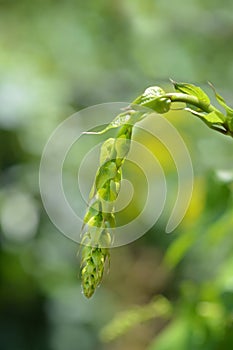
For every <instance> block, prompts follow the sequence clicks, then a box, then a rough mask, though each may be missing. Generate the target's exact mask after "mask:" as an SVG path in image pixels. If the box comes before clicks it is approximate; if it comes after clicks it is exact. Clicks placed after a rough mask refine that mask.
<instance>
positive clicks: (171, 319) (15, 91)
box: [0, 0, 233, 350]
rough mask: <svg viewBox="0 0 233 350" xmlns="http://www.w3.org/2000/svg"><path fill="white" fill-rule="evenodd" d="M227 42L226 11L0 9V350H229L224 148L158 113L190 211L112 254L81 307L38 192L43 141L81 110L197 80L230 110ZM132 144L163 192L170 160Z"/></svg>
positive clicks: (223, 142)
mask: <svg viewBox="0 0 233 350" xmlns="http://www.w3.org/2000/svg"><path fill="white" fill-rule="evenodd" d="M232 41H233V2H232V1H230V0H222V1H221V2H220V1H215V0H211V1H210V0H205V1H203V0H202V1H200V0H190V1H186V2H185V1H181V0H178V1H175V2H171V1H168V0H158V1H151V0H144V1H139V0H125V1H102V0H100V1H98V2H97V1H78V0H67V1H58V0H57V1H54V0H35V1H29V0H21V1H14V0H11V1H6V0H5V1H4V0H0V166H1V173H0V186H1V188H0V348H1V350H42V349H43V350H47V349H48V350H66V349H69V350H89V349H106V350H108V349H111V350H131V349H134V350H142V349H149V350H168V349H169V350H170V349H179V350H186V349H190V350H192V349H193V350H202V349H203V350H204V349H205V350H217V349H231V348H233V328H232V323H233V253H232V251H233V239H232V227H233V215H232V214H233V213H232V209H233V201H232V193H233V167H232V164H233V152H232V151H233V143H232V140H230V139H228V138H225V137H224V136H221V135H217V133H214V132H213V131H211V130H208V129H207V127H206V126H204V125H202V124H201V122H200V121H198V120H195V118H194V117H192V116H190V115H187V114H185V113H184V112H172V113H169V115H168V119H169V120H170V121H171V122H173V123H175V124H174V125H175V126H176V127H177V130H178V131H179V132H180V134H181V135H182V136H183V138H184V140H185V142H186V144H187V147H188V149H189V151H190V154H191V157H192V161H193V166H194V175H195V182H194V191H193V198H192V202H191V205H190V208H189V210H188V212H187V215H186V217H185V219H184V221H183V222H182V224H181V225H180V226H179V228H177V229H176V230H175V232H173V233H172V234H170V235H166V234H165V233H164V227H165V225H164V222H165V220H166V217H164V218H163V219H161V220H160V221H159V222H158V223H157V224H156V225H155V227H153V228H152V229H151V230H150V231H149V232H148V233H147V234H146V235H145V236H143V237H142V238H141V239H139V240H138V241H136V242H134V243H132V244H130V245H127V246H124V247H121V248H116V249H114V250H113V251H112V252H111V255H112V259H111V267H110V273H109V274H107V275H106V276H105V278H104V282H103V284H102V286H101V287H100V288H99V289H98V291H97V292H96V294H95V296H94V297H93V298H92V299H91V300H86V299H85V298H84V297H83V295H82V294H81V289H80V280H79V278H78V277H77V275H78V270H79V261H78V259H77V258H76V251H77V249H78V247H77V244H75V243H74V242H72V241H70V240H68V239H67V238H65V237H64V236H62V235H61V234H60V233H59V232H58V231H57V230H56V228H55V227H54V226H53V225H52V223H51V222H50V220H49V218H48V216H47V214H46V212H45V210H44V209H43V206H42V203H41V198H40V193H39V185H38V170H39V162H40V157H41V153H42V150H43V147H44V145H45V143H46V140H47V139H48V137H49V135H50V134H51V132H52V131H53V130H54V128H55V127H56V126H57V125H58V124H59V123H60V122H61V121H62V120H65V119H66V118H67V117H68V116H69V115H71V114H72V113H74V112H76V111H78V110H80V109H82V108H84V107H87V106H91V105H94V104H98V103H102V102H111V101H126V102H127V101H131V100H133V99H134V98H135V97H136V96H137V95H139V94H140V93H141V92H142V91H143V90H144V89H145V88H146V87H147V86H150V85H162V86H163V87H165V88H167V89H171V86H169V85H168V84H167V82H168V78H169V77H172V78H174V79H176V80H178V81H186V82H193V83H196V84H198V85H202V87H204V88H205V87H207V84H206V82H207V81H208V80H209V81H211V82H213V83H214V84H215V86H216V88H217V89H218V90H220V92H221V93H222V94H223V95H224V96H225V97H226V98H227V99H228V102H229V103H231V96H232V91H233V85H232V79H233V59H232V58H233V45H232ZM138 137H139V138H140V135H139V136H138ZM142 139H143V138H142ZM144 140H145V144H148V145H149V146H150V147H151V149H152V150H154V152H155V149H156V150H157V153H156V154H157V156H158V158H159V159H160V161H161V163H162V165H163V168H164V169H165V170H166V174H167V176H168V179H169V184H170V185H169V186H170V187H169V188H170V192H171V193H172V192H175V191H176V188H177V187H176V186H177V176H176V171H175V167H174V164H173V162H172V159H171V158H170V157H169V155H167V153H166V150H165V149H164V148H163V147H162V145H160V144H159V143H158V141H157V143H154V142H155V141H153V140H149V139H147V138H144ZM77 158H78V155H77ZM77 165H78V164H77ZM131 175H132V177H133V173H132V174H131ZM73 176H74V172H73V169H71V170H70V177H71V178H72V177H73ZM129 176H130V174H129ZM155 181H156V179H155ZM58 205H59V204H58ZM159 295H160V298H159V299H158V300H157V299H156V300H157V301H154V300H155V299H154V298H156V296H159ZM154 303H155V304H156V303H157V304H156V305H157V307H158V310H160V311H161V315H160V313H159V312H158V310H157V309H156V307H155V309H154V307H153V305H154ZM127 310H129V311H127ZM156 310H157V311H156ZM163 311H164V312H163ZM122 312H125V313H122ZM158 316H159V317H158ZM115 317H117V322H116V320H115ZM114 320H115V321H114Z"/></svg>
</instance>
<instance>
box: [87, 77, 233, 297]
mask: <svg viewBox="0 0 233 350" xmlns="http://www.w3.org/2000/svg"><path fill="white" fill-rule="evenodd" d="M171 82H172V84H173V85H174V88H175V92H169V93H166V92H165V91H164V90H162V89H161V88H160V87H158V86H152V87H149V88H147V89H146V90H145V91H144V93H143V94H142V95H140V96H139V97H137V98H136V99H135V100H134V101H133V102H132V104H130V105H129V106H128V108H126V109H125V110H124V111H123V112H122V113H120V114H119V115H118V116H117V117H116V118H115V119H114V120H113V121H112V122H111V123H110V124H109V125H108V126H107V127H106V128H105V129H104V130H102V131H100V132H87V134H103V133H105V132H106V131H107V130H109V129H113V128H119V131H118V133H117V135H116V137H115V138H109V139H107V140H106V141H105V142H104V143H103V145H102V147H101V152H100V160H99V168H98V170H97V172H96V176H95V180H94V184H93V187H92V190H91V192H90V196H89V205H88V208H87V211H86V214H85V217H84V219H83V221H84V224H83V230H82V245H83V247H82V253H81V267H80V274H81V281H82V288H83V293H84V295H85V296H86V297H87V298H90V297H91V296H92V295H93V293H94V292H95V290H96V288H97V287H98V286H99V284H100V283H101V281H102V278H103V273H104V268H105V265H106V261H107V260H108V262H109V260H110V254H109V248H110V247H111V243H112V239H113V238H112V235H111V229H114V228H115V226H116V218H115V208H114V203H115V201H116V199H117V197H118V195H119V191H120V183H121V180H122V167H123V165H124V161H125V159H126V157H127V154H128V152H129V150H130V142H131V138H132V134H133V128H134V125H135V124H136V123H138V122H139V121H141V120H142V119H144V118H146V117H147V116H148V115H149V114H150V113H153V112H157V113H159V114H163V113H166V112H168V111H169V110H170V109H171V106H172V105H173V104H174V103H176V102H183V103H184V104H185V105H184V108H183V109H184V110H186V111H189V112H190V113H192V114H193V115H194V116H196V117H198V118H200V119H201V120H202V121H203V122H204V123H205V124H206V125H207V126H208V127H210V128H211V129H213V130H215V131H218V132H220V133H222V134H224V135H229V136H231V137H233V109H232V108H230V107H229V106H228V105H227V104H226V102H225V100H224V99H223V97H222V96H220V95H219V94H218V93H217V92H216V90H215V89H214V87H213V85H212V84H210V83H209V85H210V87H211V88H212V89H213V91H214V95H215V97H216V100H217V102H218V103H219V104H220V105H221V106H222V107H223V108H224V110H225V114H223V113H222V112H221V111H220V110H219V109H217V108H216V107H214V106H213V105H212V104H211V102H210V99H209V97H208V96H207V94H206V93H205V92H204V91H203V90H202V89H201V88H200V87H198V86H195V85H192V84H186V83H177V82H175V81H173V80H171ZM137 105H139V106H141V107H147V108H144V109H143V108H137Z"/></svg>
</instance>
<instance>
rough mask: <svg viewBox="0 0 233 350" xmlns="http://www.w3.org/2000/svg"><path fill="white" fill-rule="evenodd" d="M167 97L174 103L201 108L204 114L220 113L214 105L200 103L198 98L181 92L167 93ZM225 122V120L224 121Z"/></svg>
mask: <svg viewBox="0 0 233 350" xmlns="http://www.w3.org/2000/svg"><path fill="white" fill-rule="evenodd" d="M165 96H166V97H168V98H170V100H171V101H172V102H183V103H186V104H190V105H193V106H195V107H198V108H200V109H201V110H202V111H203V112H206V113H211V112H217V113H220V111H219V110H218V109H217V108H216V107H214V106H213V105H212V104H207V103H205V102H203V101H200V100H199V99H198V98H197V97H196V96H192V95H186V94H182V93H180V92H172V93H167V94H166V95H165ZM222 119H223V118H222ZM223 121H225V118H224V119H223Z"/></svg>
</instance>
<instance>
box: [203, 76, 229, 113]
mask: <svg viewBox="0 0 233 350" xmlns="http://www.w3.org/2000/svg"><path fill="white" fill-rule="evenodd" d="M208 84H209V86H210V87H211V89H212V90H213V92H214V95H215V97H216V100H217V101H218V103H219V104H220V106H222V107H223V108H224V109H225V111H226V112H227V115H228V116H231V117H233V109H232V108H231V107H229V106H228V105H227V104H226V101H225V100H224V98H223V97H222V96H221V95H219V94H218V93H217V91H216V90H215V87H214V85H213V84H212V83H210V82H208Z"/></svg>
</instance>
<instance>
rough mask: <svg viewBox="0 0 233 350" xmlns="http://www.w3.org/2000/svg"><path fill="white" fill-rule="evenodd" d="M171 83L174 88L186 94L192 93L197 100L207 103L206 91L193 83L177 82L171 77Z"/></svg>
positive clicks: (208, 101)
mask: <svg viewBox="0 0 233 350" xmlns="http://www.w3.org/2000/svg"><path fill="white" fill-rule="evenodd" d="M171 82H172V84H173V85H174V88H175V89H176V90H177V91H179V92H182V93H184V94H186V95H192V96H195V97H197V98H198V100H199V101H201V102H203V103H205V104H207V105H209V104H210V99H209V97H208V96H207V95H206V93H205V92H204V91H203V90H202V89H201V88H200V87H198V86H196V85H193V84H187V83H177V82H176V81H174V80H172V79H171Z"/></svg>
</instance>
